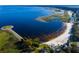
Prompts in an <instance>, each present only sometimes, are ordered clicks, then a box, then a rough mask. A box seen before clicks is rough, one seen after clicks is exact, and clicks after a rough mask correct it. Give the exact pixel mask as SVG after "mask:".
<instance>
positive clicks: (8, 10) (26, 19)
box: [0, 6, 63, 36]
mask: <svg viewBox="0 0 79 59" xmlns="http://www.w3.org/2000/svg"><path fill="white" fill-rule="evenodd" d="M52 14H53V13H52V11H50V10H48V9H46V8H45V7H31V6H30V7H27V6H0V27H2V26H5V25H13V26H14V28H13V30H15V31H16V32H17V33H18V34H20V35H22V36H40V35H41V34H49V33H51V32H56V31H57V30H59V29H60V28H61V27H62V26H63V23H62V21H60V20H61V19H60V18H55V19H54V20H52V21H50V22H48V23H45V22H40V21H37V20H35V19H36V18H38V17H41V16H48V15H52Z"/></svg>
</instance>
